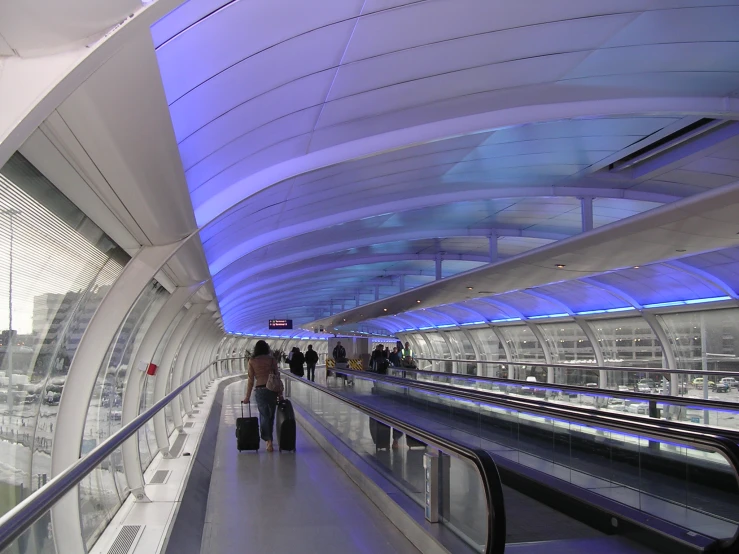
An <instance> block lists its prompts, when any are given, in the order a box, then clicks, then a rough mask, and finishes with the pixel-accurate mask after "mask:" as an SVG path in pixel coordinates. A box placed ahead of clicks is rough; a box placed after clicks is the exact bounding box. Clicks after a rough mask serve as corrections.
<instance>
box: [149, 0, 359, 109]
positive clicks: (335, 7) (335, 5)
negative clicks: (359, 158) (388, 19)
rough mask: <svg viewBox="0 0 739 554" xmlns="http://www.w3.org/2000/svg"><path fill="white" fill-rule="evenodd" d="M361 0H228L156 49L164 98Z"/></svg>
mask: <svg viewBox="0 0 739 554" xmlns="http://www.w3.org/2000/svg"><path fill="white" fill-rule="evenodd" d="M361 5H362V2H361V1H360V0H325V1H322V2H321V3H320V5H313V4H308V3H303V2H291V1H289V0H276V1H274V2H233V3H231V4H229V5H228V7H226V8H224V9H222V10H219V11H217V12H216V13H214V14H213V15H211V16H210V17H208V18H206V19H204V20H202V21H200V22H199V23H198V24H197V25H194V26H192V27H189V28H188V29H187V30H186V31H185V32H184V33H181V34H179V35H178V36H176V37H175V38H174V39H172V40H171V41H169V42H168V43H166V44H165V45H163V46H160V47H159V48H158V49H157V57H158V58H159V63H160V66H161V68H162V80H163V82H164V86H165V89H166V91H167V99H168V101H169V103H170V104H171V103H173V102H174V101H175V100H176V99H178V98H179V97H181V96H183V95H184V94H186V93H187V92H189V91H190V90H192V89H194V88H195V87H197V86H198V85H200V84H201V83H203V82H204V81H207V80H208V79H210V78H211V77H212V76H213V75H215V74H217V73H219V72H221V71H223V70H225V69H227V68H229V67H231V66H232V65H234V64H236V63H238V62H240V61H242V60H244V59H245V58H248V57H249V56H253V55H255V54H257V53H259V52H261V51H263V50H265V49H267V48H270V47H273V46H275V45H277V44H279V43H281V42H283V41H286V40H289V39H291V38H293V37H296V36H298V35H302V34H305V33H309V32H311V31H313V30H315V29H318V28H320V27H324V26H326V25H330V24H332V23H337V22H339V21H343V20H345V19H349V18H351V17H354V16H356V15H358V14H359V10H360V8H361Z"/></svg>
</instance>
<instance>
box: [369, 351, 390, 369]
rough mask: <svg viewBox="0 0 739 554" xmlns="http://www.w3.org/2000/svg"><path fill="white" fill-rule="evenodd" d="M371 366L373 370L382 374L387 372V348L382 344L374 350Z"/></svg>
mask: <svg viewBox="0 0 739 554" xmlns="http://www.w3.org/2000/svg"><path fill="white" fill-rule="evenodd" d="M370 366H371V367H372V370H373V371H375V372H377V373H380V374H382V375H386V374H387V366H388V361H387V358H386V357H385V349H384V348H383V347H382V345H381V344H378V345H377V347H376V348H375V349H374V350H373V351H372V357H371V358H370Z"/></svg>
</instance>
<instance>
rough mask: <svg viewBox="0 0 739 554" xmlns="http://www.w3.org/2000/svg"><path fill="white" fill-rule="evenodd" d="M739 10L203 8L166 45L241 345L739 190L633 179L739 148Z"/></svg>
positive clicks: (175, 23) (714, 172)
mask: <svg viewBox="0 0 739 554" xmlns="http://www.w3.org/2000/svg"><path fill="white" fill-rule="evenodd" d="M738 10H739V8H738V7H737V6H733V5H731V3H728V2H727V3H726V5H716V4H715V3H710V4H709V3H705V2H659V3H648V4H646V5H645V4H644V3H642V2H633V3H629V2H627V3H623V2H601V3H598V4H597V5H593V4H592V3H581V2H563V3H557V5H556V8H555V6H554V5H552V4H550V3H542V2H535V1H534V2H523V3H517V4H516V5H515V6H513V5H506V6H502V5H496V4H490V3H489V2H484V1H482V0H480V1H478V0H468V1H466V2H463V5H459V4H458V3H456V4H454V5H452V4H448V3H435V2H389V3H388V2H375V1H367V2H359V1H357V2H344V1H342V2H338V1H337V2H334V1H329V2H322V3H321V6H320V7H319V8H316V7H315V6H306V5H303V4H301V3H299V2H287V5H285V3H279V5H278V4H273V5H261V4H254V3H242V2H212V1H211V2H206V1H200V2H197V1H194V2H188V3H187V4H184V5H183V6H181V7H180V8H178V9H177V10H175V11H174V12H172V13H170V14H169V15H168V16H166V17H165V18H164V19H162V20H160V21H159V22H158V23H157V24H155V25H154V26H153V27H152V36H153V38H154V43H155V47H156V51H157V57H158V61H159V65H160V69H161V73H162V80H163V83H164V87H165V93H166V96H167V100H168V103H169V108H170V113H171V115H172V121H173V124H174V129H175V136H176V138H177V141H178V144H179V149H180V155H181V158H182V162H183V166H184V169H185V174H186V178H187V182H188V188H189V190H190V194H191V198H192V202H193V207H194V210H195V214H196V219H197V221H198V224H200V225H204V224H209V225H207V226H206V228H205V229H204V231H203V233H202V235H201V237H202V241H203V247H204V250H205V253H206V257H207V259H208V264H209V266H210V270H211V273H212V275H213V280H214V285H215V289H216V294H217V296H218V299H219V303H220V306H221V310H222V314H223V316H224V321H225V323H226V328H227V329H230V330H239V329H241V328H243V327H244V326H249V327H251V326H255V325H257V326H258V322H261V321H264V320H266V319H267V318H268V317H269V316H271V315H274V314H276V313H277V314H280V315H283V316H286V317H287V316H292V317H294V318H295V319H297V320H299V321H300V322H301V323H308V322H309V320H310V319H321V318H322V317H324V316H325V315H331V314H332V313H336V312H340V311H343V310H344V309H345V308H348V307H352V308H353V307H355V306H356V305H357V304H359V305H362V304H364V303H366V302H370V301H374V300H375V299H377V298H384V297H387V296H391V295H393V294H396V293H398V292H401V291H402V290H404V289H408V288H412V287H415V286H419V285H422V284H428V283H430V282H431V281H432V280H433V279H434V278H435V276H436V274H435V264H436V259H437V258H441V259H442V268H443V269H442V277H447V276H449V275H451V274H455V273H459V272H464V271H467V270H470V269H473V268H475V267H478V266H482V265H484V264H485V263H486V262H487V263H489V262H491V261H495V260H499V259H505V258H507V257H510V256H516V255H520V254H522V253H523V252H525V251H526V250H527V249H535V248H537V247H540V246H542V245H544V244H549V243H550V242H551V241H555V240H559V239H562V238H566V237H572V236H575V235H577V234H580V233H582V232H583V230H586V231H587V230H588V228H589V226H590V224H589V223H587V221H586V223H585V227H583V220H584V219H586V220H588V221H589V219H588V218H589V217H592V227H594V228H597V227H600V226H602V225H605V224H608V223H611V222H613V221H617V220H621V219H623V218H627V217H629V216H632V215H634V214H638V213H643V212H646V211H648V210H650V209H653V208H655V207H657V206H660V205H664V204H666V203H670V202H672V201H674V200H677V199H680V198H685V197H688V196H691V195H694V194H699V193H701V192H703V191H705V190H708V189H711V188H715V187H720V186H722V185H725V184H727V183H730V182H732V181H734V180H736V178H737V176H739V171H737V170H738V169H739V168H733V169H732V170H731V171H728V172H727V171H725V170H723V169H720V168H719V167H718V166H719V165H721V163H718V164H717V163H716V162H715V161H712V159H711V158H710V156H701V155H699V156H698V157H697V158H695V157H694V158H695V159H691V160H687V159H686V163H685V164H684V166H683V165H679V164H678V165H674V163H673V165H671V166H670V165H668V164H667V160H665V162H664V163H663V164H662V165H661V167H659V166H658V167H656V168H655V169H654V170H653V171H651V172H650V173H649V174H645V175H635V174H634V173H635V172H634V171H631V170H629V169H628V168H624V169H621V167H622V166H623V165H625V162H628V161H629V159H630V158H629V156H632V157H633V156H635V155H640V154H641V155H643V154H644V149H649V148H650V147H651V148H659V147H662V143H661V142H660V141H663V142H664V141H669V140H674V139H675V138H676V137H680V136H682V137H687V138H693V136H694V135H695V136H696V137H699V138H701V137H702V138H703V140H708V141H711V143H712V144H711V145H710V146H711V147H714V146H716V145H721V144H722V143H724V142H725V141H731V140H732V139H733V136H734V134H735V133H736V131H737V129H736V128H735V127H736V126H735V125H734V124H731V123H722V121H721V120H720V117H719V116H720V114H718V113H715V111H717V110H712V109H709V106H711V105H715V106H716V107H718V104H717V103H715V102H714V100H716V99H719V98H724V97H728V96H730V95H731V94H732V93H734V92H735V91H737V90H739V66H737V61H736V60H737V59H739V56H737V54H739V50H738V49H739V42H738V41H739V31H738V30H737V29H736V26H735V25H732V24H731V23H730V22H731V21H735V20H737V19H739V11H738ZM419 22H423V24H419ZM378 37H382V40H378ZM725 115H728V116H729V117H731V116H732V114H725ZM719 135H721V136H719ZM711 137H713V139H711ZM678 142H679V139H678ZM709 150H710V148H709ZM699 152H700V150H699ZM714 158H715V159H725V158H722V157H721V154H720V149H719V152H718V153H717V155H716V156H714ZM652 159H653V158H652ZM670 161H671V162H674V160H670ZM723 165H724V166H726V165H732V166H733V165H734V164H732V163H730V162H729V163H728V164H726V163H724V164H723ZM582 198H587V199H592V216H590V215H589V214H583V210H587V209H589V206H588V204H587V202H589V201H590V200H588V201H586V202H583V201H582V200H581V199H582ZM583 206H585V208H583ZM490 236H492V237H493V239H492V240H493V241H495V242H496V243H497V244H496V246H497V247H496V246H493V247H491V246H490V244H489V243H490V239H489V238H487V237H490ZM491 256H492V257H491ZM655 277H656V276H655ZM602 278H603V279H609V278H611V279H612V278H613V277H602ZM401 281H402V282H401ZM380 283H386V284H380ZM375 287H377V289H378V291H376V290H375ZM582 287H586V285H582ZM587 287H589V289H588V290H589V292H590V295H591V296H593V295H595V296H599V295H600V296H602V300H598V301H596V302H595V304H598V308H601V307H606V306H610V305H611V299H610V298H609V293H608V292H604V291H603V290H602V289H595V288H594V287H592V286H587ZM595 291H597V292H595ZM528 296H531V295H528ZM520 302H521V300H519V302H518V303H520ZM524 304H525V306H521V308H522V309H523V311H524V312H527V313H528V312H531V313H535V312H539V311H541V310H544V311H546V309H544V305H545V304H546V301H545V300H544V299H543V298H541V297H536V298H535V299H533V300H531V301H530V302H524ZM529 305H530V307H529ZM557 311H560V312H561V311H562V309H561V307H559V308H557ZM307 314H314V315H315V317H311V316H309V315H307ZM319 314H320V315H319Z"/></svg>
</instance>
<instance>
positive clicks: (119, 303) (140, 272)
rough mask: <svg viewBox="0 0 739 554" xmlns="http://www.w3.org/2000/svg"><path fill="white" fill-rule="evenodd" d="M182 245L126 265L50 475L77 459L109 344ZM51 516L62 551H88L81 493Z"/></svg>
mask: <svg viewBox="0 0 739 554" xmlns="http://www.w3.org/2000/svg"><path fill="white" fill-rule="evenodd" d="M178 246H179V245H178V244H174V245H166V246H152V247H147V248H142V249H141V250H140V251H139V252H138V253H137V254H136V255H135V256H134V257H133V258H132V259H131V260H130V261H129V262H128V264H127V265H126V267H124V268H123V272H122V273H121V275H120V276H119V277H118V279H117V280H116V281H115V283H113V285H112V286H111V288H110V290H108V293H107V294H106V295H105V297H104V298H103V300H102V302H101V303H100V305H99V306H98V308H97V310H96V311H95V314H94V315H93V316H92V319H91V320H90V323H89V324H88V325H87V327H86V328H85V332H84V334H83V335H82V340H81V341H80V343H79V346H78V347H77V351H76V352H75V355H74V358H73V359H72V364H71V366H70V368H69V373H68V375H67V382H66V384H65V386H64V392H62V399H61V402H60V403H59V411H58V416H57V424H56V427H55V428H54V449H53V452H52V456H51V474H52V476H55V475H58V474H59V473H61V472H62V471H64V470H65V469H67V468H68V467H69V466H71V465H72V464H73V463H75V462H76V461H77V460H78V459H79V456H80V451H81V447H82V436H83V431H84V428H85V419H86V416H87V409H88V406H89V402H90V398H91V397H92V391H93V388H94V387H95V382H96V380H97V376H98V372H99V370H100V366H101V364H102V362H103V359H104V357H105V354H106V352H107V351H108V347H109V345H110V344H111V341H112V340H113V338H114V337H115V335H116V333H117V331H118V328H119V326H120V325H121V322H123V321H124V319H125V317H126V314H127V313H128V311H129V310H130V309H131V307H132V306H133V305H134V303H135V301H136V299H137V298H138V297H139V295H140V293H141V291H142V290H144V287H146V285H147V283H149V281H150V280H151V279H152V278H153V277H154V275H156V273H157V271H159V268H160V267H161V266H162V265H163V264H164V262H165V261H166V260H167V259H168V258H169V257H170V256H171V255H172V254H173V253H174V252H175V251H176V249H177V247H178ZM51 518H52V526H53V528H54V539H55V541H56V545H57V548H58V550H59V551H60V552H85V545H84V544H83V540H82V534H81V533H80V530H79V524H80V512H79V502H78V498H77V495H76V494H70V495H67V496H65V497H64V498H63V499H62V500H61V501H59V502H58V503H57V504H56V505H55V506H54V507H53V508H52V510H51Z"/></svg>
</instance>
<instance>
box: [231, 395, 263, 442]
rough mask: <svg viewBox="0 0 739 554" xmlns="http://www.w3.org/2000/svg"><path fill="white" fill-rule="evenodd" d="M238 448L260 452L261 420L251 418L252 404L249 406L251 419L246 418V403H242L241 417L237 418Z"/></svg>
mask: <svg viewBox="0 0 739 554" xmlns="http://www.w3.org/2000/svg"><path fill="white" fill-rule="evenodd" d="M236 448H237V449H238V450H239V452H241V451H242V450H259V419H258V418H256V417H251V404H249V417H244V403H243V402H242V403H241V417H239V418H236Z"/></svg>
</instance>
